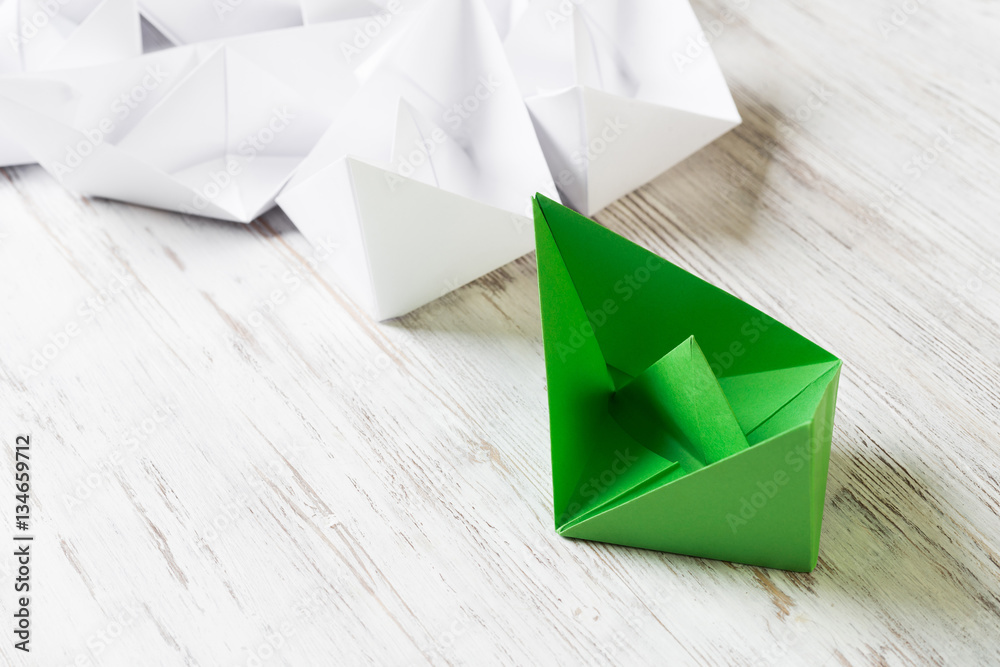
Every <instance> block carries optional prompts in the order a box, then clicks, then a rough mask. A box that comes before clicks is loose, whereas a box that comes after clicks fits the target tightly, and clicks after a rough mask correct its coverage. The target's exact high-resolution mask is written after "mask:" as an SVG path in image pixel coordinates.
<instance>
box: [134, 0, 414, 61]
mask: <svg viewBox="0 0 1000 667" xmlns="http://www.w3.org/2000/svg"><path fill="white" fill-rule="evenodd" d="M424 1H425V0H213V1H211V2H207V1H206V0H139V4H140V7H141V8H142V14H143V16H145V17H146V19H147V20H148V21H149V22H150V23H152V24H153V26H154V27H156V29H158V30H159V31H160V32H162V33H163V35H164V36H166V37H167V38H168V39H170V40H171V41H172V42H173V43H174V44H193V43H195V42H204V41H208V40H214V39H220V38H226V37H236V36H238V35H246V34H250V33H254V32H262V31H265V30H277V29H280V28H292V27H296V26H301V25H313V24H315V23H321V22H325V21H342V20H347V19H366V21H365V22H364V23H362V24H359V25H358V26H357V30H356V31H355V32H354V34H352V35H350V36H349V39H347V40H345V42H344V47H345V50H346V51H349V50H350V49H351V48H358V49H365V48H367V46H368V42H370V41H371V40H372V38H374V37H377V36H378V33H380V32H381V30H382V29H383V28H384V27H385V26H387V25H388V24H389V23H391V22H392V21H394V20H395V18H396V15H397V14H399V13H400V12H406V11H410V10H412V9H415V8H416V7H417V6H418V5H419V4H421V3H423V2H424Z"/></svg>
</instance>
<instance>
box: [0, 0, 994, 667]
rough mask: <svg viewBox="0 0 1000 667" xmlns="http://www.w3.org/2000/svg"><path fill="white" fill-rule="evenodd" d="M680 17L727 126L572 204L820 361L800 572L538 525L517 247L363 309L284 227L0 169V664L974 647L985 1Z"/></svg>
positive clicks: (989, 552)
mask: <svg viewBox="0 0 1000 667" xmlns="http://www.w3.org/2000/svg"><path fill="white" fill-rule="evenodd" d="M904 4H905V7H904ZM695 9H696V11H697V12H698V14H699V17H700V18H701V19H702V22H703V23H704V24H705V26H706V30H707V31H709V32H710V33H711V34H712V37H713V39H712V41H713V47H714V48H715V51H716V54H717V56H718V58H719V61H720V63H721V65H722V67H723V70H724V71H725V73H726V75H727V78H728V80H729V82H730V84H731V86H732V88H733V91H734V95H735V98H736V101H737V105H738V107H739V109H740V112H741V113H742V115H743V118H744V123H743V125H742V126H741V127H739V128H738V129H736V130H735V131H733V132H731V133H730V134H728V135H727V136H725V137H723V138H722V139H720V140H719V141H717V142H715V143H714V144H713V145H712V146H710V147H708V148H706V149H705V150H703V151H701V152H700V153H698V154H697V155H695V156H694V157H692V158H691V159H689V160H687V161H686V162H685V163H683V164H682V165H680V166H678V167H677V168H675V169H673V170H672V171H671V172H669V173H667V174H665V175H664V176H662V177H660V178H659V179H657V180H656V181H655V182H653V183H651V184H650V185H648V186H646V187H644V188H642V189H640V190H639V191H637V192H635V193H633V194H631V195H629V196H627V197H625V198H624V199H622V200H621V201H619V202H617V203H615V204H614V205H612V206H611V207H609V208H608V209H606V210H605V211H603V212H601V213H600V214H598V215H597V216H596V217H597V219H598V220H599V221H600V222H602V223H604V224H606V225H607V226H609V227H610V228H611V229H613V230H615V231H617V232H619V233H621V234H623V235H625V236H627V237H628V238H631V239H634V240H636V241H638V242H640V243H642V244H643V245H645V246H646V247H649V248H651V249H653V250H654V251H656V252H658V253H660V254H662V255H663V256H664V257H666V258H667V259H669V260H670V261H673V262H675V263H677V264H679V265H680V266H682V267H685V268H687V269H689V270H691V271H693V272H695V273H696V274H698V275H700V276H702V277H704V278H706V279H707V280H709V281H711V282H713V283H715V284H717V285H719V286H721V287H723V288H725V289H727V290H729V291H731V292H732V293H734V294H736V295H737V296H739V297H740V298H742V299H745V300H747V301H748V302H750V303H752V304H754V305H755V306H757V307H759V308H761V309H762V310H764V311H766V312H768V313H770V314H772V315H773V316H775V317H776V318H778V319H780V320H782V321H784V322H786V323H788V324H789V325H791V326H792V327H794V328H795V329H797V330H799V331H801V332H803V333H804V334H805V335H807V336H809V337H811V338H812V339H814V340H816V341H817V342H818V343H820V344H821V345H823V346H824V347H826V348H827V349H830V350H831V351H833V352H835V353H837V354H838V355H839V356H841V357H842V358H843V359H844V363H845V366H844V372H843V378H842V381H841V389H840V401H839V406H838V407H839V409H838V414H837V420H836V428H835V431H834V441H833V454H832V460H831V465H830V475H829V487H828V491H827V499H826V514H825V521H824V524H823V536H822V542H821V547H820V564H819V567H818V568H817V569H816V571H815V572H813V573H811V574H792V573H786V572H780V571H774V570H764V569H760V568H755V567H747V566H742V565H732V564H727V563H722V562H713V561H707V560H700V559H695V558H687V557H683V556H676V555H669V554H660V553H653V552H645V551H640V550H636V549H628V548H621V547H615V546H608V545H601V544H593V543H586V542H575V541H567V540H563V539H561V538H559V537H557V536H556V535H555V534H554V533H553V530H552V519H551V516H550V507H549V503H550V494H551V489H550V467H549V458H548V425H547V410H546V395H545V377H544V369H543V357H542V342H541V330H540V325H539V312H538V303H537V299H538V297H537V289H536V284H535V279H536V275H535V260H534V257H533V255H529V256H527V257H524V258H522V259H520V260H518V261H517V262H514V263H513V264H510V265H508V266H506V267H504V268H502V269H500V270H498V271H496V272H494V273H493V274H491V275H489V276H487V277H485V278H483V279H481V280H478V281H476V282H475V283H473V284H471V285H469V286H466V287H464V288H462V289H460V290H458V291H457V292H455V293H453V294H450V295H448V296H446V297H445V298H442V299H441V300H439V301H437V302H435V303H434V304H432V305H430V306H428V307H425V308H423V309H421V310H419V311H417V312H416V313H414V314H412V315H410V316H407V317H405V318H402V319H400V320H397V321H394V322H390V323H387V324H377V323H374V322H372V321H370V320H369V319H368V318H367V317H366V316H365V315H364V314H363V313H362V312H361V311H360V310H359V309H358V308H357V307H356V306H355V305H354V304H352V303H351V302H350V300H348V299H347V298H346V297H345V296H344V295H343V293H342V292H341V291H340V290H338V288H337V286H336V283H335V282H334V281H333V279H332V274H331V271H330V267H329V265H328V262H326V261H325V251H324V250H323V249H322V248H314V247H312V246H310V245H309V244H308V243H307V242H306V241H305V240H304V239H303V238H302V237H301V236H300V235H299V234H298V232H296V231H295V229H294V228H293V227H292V225H291V224H290V223H289V222H288V220H287V219H286V218H284V217H283V216H282V215H281V214H280V213H275V212H272V213H269V214H267V215H266V216H265V217H264V218H262V219H260V220H257V221H255V222H254V223H253V224H251V225H248V226H241V225H236V224H226V223H221V222H213V221H209V220H191V219H184V218H182V217H181V216H178V215H174V214H170V213H164V212H159V211H153V210H147V209H143V208H139V207H134V206H129V205H126V204H121V203H116V202H108V201H101V200H87V199H80V198H77V197H75V196H73V195H70V194H68V193H66V192H64V191H63V190H62V189H61V188H60V187H59V186H58V185H57V184H56V183H55V182H54V181H53V180H52V179H51V178H50V177H49V176H47V175H46V174H45V173H44V172H43V171H42V170H41V169H39V168H37V167H23V168H15V169H6V170H3V172H2V175H3V178H2V179H0V321H2V322H3V326H2V328H0V406H2V427H3V428H2V438H3V444H4V455H3V457H2V460H3V477H4V482H3V488H4V489H5V493H4V494H3V497H4V498H5V499H6V500H5V501H4V507H3V509H2V513H3V516H4V521H5V523H8V522H9V521H10V520H11V514H12V511H13V504H14V501H13V499H12V498H11V496H12V495H13V494H12V493H8V491H11V488H12V481H10V480H11V477H12V469H13V455H12V453H11V449H12V447H13V440H14V437H15V436H16V435H17V434H18V433H30V434H31V438H32V446H33V449H32V452H33V459H32V461H33V466H34V467H33V475H34V495H33V504H34V509H33V511H34V512H35V513H36V517H35V525H34V526H33V528H34V531H33V532H34V533H35V534H36V535H37V538H36V541H35V543H34V549H35V552H34V562H33V572H32V576H33V598H32V609H33V613H34V628H35V634H34V637H33V652H32V653H31V656H30V658H31V659H25V657H24V656H23V655H22V654H20V652H17V651H14V650H13V648H12V643H13V638H12V635H11V634H10V630H9V629H8V628H9V626H10V625H11V624H10V616H9V615H8V614H9V613H10V610H11V605H12V604H13V593H12V591H11V583H10V582H11V579H12V577H13V574H12V566H13V560H12V558H11V556H10V553H11V552H12V549H8V548H4V549H3V551H4V552H5V553H6V554H7V555H6V556H5V558H4V560H3V561H2V565H3V568H2V569H3V572H2V577H3V590H4V591H5V593H4V594H3V596H2V604H3V612H4V616H5V618H7V619H8V621H7V622H5V623H4V624H3V626H4V628H5V630H4V638H3V640H2V641H0V662H2V663H3V664H15V665H20V664H41V665H59V666H62V665H90V664H93V665H139V664H142V665H161V664H162V665H307V664H309V665H335V664H336V665H339V664H345V665H346V664H380V665H382V664H386V665H425V664H432V665H462V664H469V665H471V664H476V665H479V664H517V665H556V664H559V665H581V664H584V665H605V664H616V665H617V664H657V665H660V664H699V665H701V664H737V665H743V664H788V665H803V664H807V665H882V664H889V665H907V664H988V663H996V662H998V661H1000V640H998V636H1000V577H998V564H1000V558H998V548H1000V483H998V470H1000V435H998V433H1000V370H998V368H1000V333H998V331H1000V233H998V222H997V210H998V209H997V199H996V197H997V192H998V190H1000V147H998V140H1000V124H998V119H997V109H1000V86H998V81H1000V58H997V46H996V35H997V34H998V32H1000V5H997V4H995V3H987V2H979V1H972V0H955V1H954V2H950V3H947V5H945V4H943V3H930V2H919V1H917V0H912V1H911V2H909V3H902V2H895V3H894V2H885V1H883V0H880V1H877V2H871V3H869V2H861V1H860V0H850V1H843V0H842V1H839V2H835V1H834V0H822V1H817V2H810V3H800V2H791V1H789V0H784V1H778V2H764V1H763V0H740V1H739V2H735V3H733V4H724V3H722V2H719V1H716V0H707V1H703V2H697V3H696V5H695ZM894 10H895V11H896V13H895V14H894V13H893V12H894ZM692 53H695V57H697V54H696V52H695V51H692ZM60 332H62V333H63V334H65V344H64V345H60V343H61V342H63V341H64V339H63V337H62V336H61V333H60ZM66 332H75V333H73V334H72V335H70V333H66ZM46 345H54V346H55V347H54V348H53V347H49V348H46ZM53 350H55V352H54V354H51V357H52V358H51V359H49V358H48V356H43V357H42V358H41V359H42V361H43V363H42V364H41V366H42V368H41V370H40V371H38V372H37V374H34V375H30V376H26V374H25V373H23V372H22V367H28V366H29V365H30V364H31V363H32V359H33V358H34V356H35V355H36V353H37V354H42V355H48V353H53ZM11 530H12V529H11V528H8V532H11Z"/></svg>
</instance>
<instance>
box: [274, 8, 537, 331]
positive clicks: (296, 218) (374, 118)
mask: <svg viewBox="0 0 1000 667" xmlns="http://www.w3.org/2000/svg"><path fill="white" fill-rule="evenodd" d="M537 190H543V191H548V192H551V193H553V194H554V192H555V188H554V186H553V184H552V179H551V176H550V174H549V171H548V167H547V165H546V163H545V158H544V156H543V155H542V151H541V148H540V147H539V145H538V140H537V138H536V136H535V133H534V129H533V127H532V124H531V119H530V118H529V117H528V113H527V111H526V109H525V108H524V104H523V103H522V101H521V97H520V94H519V93H518V89H517V85H516V83H515V81H514V77H513V74H512V73H511V71H510V68H509V66H508V65H507V62H506V60H505V58H504V52H503V45H502V44H501V43H500V40H499V37H498V36H497V34H496V32H495V31H494V29H493V27H492V23H491V21H490V17H489V14H488V12H487V10H486V8H485V6H484V5H483V4H482V2H481V0H432V1H431V2H428V3H427V4H426V5H425V6H424V7H423V8H422V9H420V10H419V12H418V14H417V18H416V20H415V22H414V24H413V25H412V27H411V28H410V29H409V30H408V32H407V33H406V34H405V35H404V36H403V37H401V38H400V39H399V40H398V42H397V43H396V44H395V45H393V46H392V47H391V49H390V50H389V51H388V52H387V53H386V55H385V56H384V58H383V59H382V60H381V61H380V62H379V63H378V66H377V67H375V68H374V69H372V71H371V74H370V77H369V78H368V79H367V81H366V82H365V83H364V84H363V86H362V87H361V90H360V91H359V92H358V94H357V95H356V96H355V97H354V98H353V99H352V100H351V101H350V102H349V103H348V105H347V106H346V107H345V109H344V111H343V112H342V113H341V114H340V115H339V116H338V118H337V119H336V120H335V121H334V123H333V125H331V127H330V129H329V131H328V132H327V133H326V135H325V136H324V137H323V139H322V140H321V141H320V142H319V144H318V145H317V147H316V149H315V150H314V152H313V153H312V154H311V155H310V156H309V157H308V158H307V159H306V160H305V161H304V162H303V163H302V165H301V167H300V168H299V170H298V172H297V173H296V175H295V177H294V178H293V179H292V181H290V182H289V184H288V186H287V187H286V188H285V189H284V191H283V192H282V193H281V195H280V196H279V197H278V199H277V202H278V205H279V206H281V208H282V209H283V210H284V211H285V212H286V213H287V214H288V216H289V217H290V218H291V219H292V221H293V222H294V223H295V225H296V226H297V227H298V228H299V229H300V230H301V231H302V233H303V234H305V236H306V237H308V238H311V239H314V240H315V241H316V242H324V243H327V242H329V240H330V239H332V240H334V241H335V242H336V244H337V246H338V249H337V251H335V257H334V259H333V261H332V262H331V266H332V267H334V268H335V270H337V271H338V272H339V274H340V278H341V283H342V285H343V286H344V288H345V289H346V290H347V291H348V292H349V293H350V294H351V296H352V298H353V299H355V300H356V301H357V302H358V303H359V304H361V305H362V306H363V307H364V308H365V309H366V310H367V311H368V312H369V313H370V314H371V315H372V316H373V317H375V318H377V319H388V318H391V317H397V316H399V315H403V314H405V313H407V312H409V311H411V310H413V309H415V308H417V307H419V306H422V305H424V304H426V303H428V302H429V301H432V300H433V299H436V298H438V297H440V296H442V295H443V294H445V293H446V292H448V291H451V290H453V289H456V288H458V287H460V286H461V285H464V284H466V283H468V282H469V281H472V280H475V279H476V278H478V277H480V276H482V275H484V274H486V273H489V272H490V271H492V270H494V269H496V268H498V267H500V266H502V265H503V264H506V263H508V262H510V261H512V260H514V259H516V258H517V257H520V256H521V255H523V254H525V253H527V252H530V250H531V249H532V247H533V243H534V239H533V234H532V231H531V230H532V225H531V218H530V217H529V216H530V215H531V213H530V201H531V196H532V194H533V193H534V192H536V191H537Z"/></svg>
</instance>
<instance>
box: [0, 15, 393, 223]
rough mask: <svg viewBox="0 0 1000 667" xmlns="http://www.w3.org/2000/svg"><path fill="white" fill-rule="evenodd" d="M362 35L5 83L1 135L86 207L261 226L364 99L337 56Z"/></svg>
mask: <svg viewBox="0 0 1000 667" xmlns="http://www.w3.org/2000/svg"><path fill="white" fill-rule="evenodd" d="M355 27H356V22H352V21H344V22H336V23H325V24H321V25H317V26H309V27H302V28H291V29H288V30H278V31H271V32H267V33H259V34H256V35H248V36H244V37H239V38H234V39H232V40H226V41H223V42H214V43H204V44H198V45H193V46H186V47H179V48H175V49H167V50H164V51H158V52H156V53H151V54H148V55H145V56H141V57H138V58H132V59H129V60H125V61H122V62H118V63H113V64H109V65H102V66H99V67H93V68H81V69H76V70H60V71H56V72H46V73H44V74H33V75H22V76H19V77H12V78H6V79H0V123H3V124H4V125H5V126H6V127H8V128H11V129H12V130H14V131H15V132H16V133H17V136H18V137H19V138H20V139H21V142H22V143H23V144H24V146H25V147H26V148H27V149H28V150H29V152H30V153H31V155H32V156H33V157H34V158H35V159H36V160H37V161H38V162H39V163H40V164H41V165H42V166H43V167H45V169H46V170H48V171H49V172H50V173H52V174H53V175H54V176H55V177H56V178H57V179H59V180H60V181H61V182H62V183H63V184H64V185H65V186H66V187H67V188H69V189H71V190H73V191H75V192H78V193H80V194H84V195H91V196H98V197H106V198H110V199H120V200H123V201H128V202H133V203H136V204H142V205H146V206H153V207H157V208H164V209H169V210H173V211H179V212H183V213H188V214H194V215H203V216H209V217H214V218H220V219H223V220H231V221H236V222H250V221H251V220H253V219H254V218H255V217H257V216H258V215H260V214H261V213H262V212H264V211H265V210H267V209H268V208H270V207H271V206H272V205H273V202H274V197H275V195H276V194H277V193H278V191H279V190H280V189H281V188H282V186H284V184H285V183H286V182H287V180H288V179H289V178H290V177H291V175H292V173H293V172H294V170H295V168H296V167H297V166H298V164H299V163H300V162H301V161H302V159H303V158H304V157H305V156H306V155H308V153H309V151H310V150H311V149H312V148H313V146H314V145H315V143H316V141H317V140H318V139H319V137H320V136H322V135H323V132H324V131H325V130H326V129H327V127H328V126H329V124H330V122H331V120H332V119H333V117H334V116H335V114H336V112H337V111H338V110H339V109H340V108H341V107H343V106H344V104H345V103H346V102H347V100H348V99H350V98H351V96H352V95H354V93H355V92H356V91H357V89H358V86H359V82H358V77H357V76H356V74H355V72H354V69H353V67H352V65H350V64H348V63H347V61H346V60H345V58H344V57H343V55H342V53H341V52H340V50H339V49H338V46H337V45H338V44H339V42H340V41H342V40H343V39H346V38H348V37H349V36H350V35H351V34H353V30H354V28H355ZM376 52H377V49H372V51H371V52H370V53H369V54H367V56H372V55H375V53H376ZM361 63H363V59H359V60H358V61H357V64H361Z"/></svg>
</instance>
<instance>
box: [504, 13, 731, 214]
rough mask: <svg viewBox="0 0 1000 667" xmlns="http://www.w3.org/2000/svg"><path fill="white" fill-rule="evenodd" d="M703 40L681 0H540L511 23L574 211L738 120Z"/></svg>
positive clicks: (529, 92) (648, 174)
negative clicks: (692, 46) (694, 47)
mask: <svg viewBox="0 0 1000 667" xmlns="http://www.w3.org/2000/svg"><path fill="white" fill-rule="evenodd" d="M490 1H491V3H493V5H494V8H493V10H494V14H498V13H499V14H501V15H503V12H504V11H505V10H509V9H510V8H511V7H512V6H513V4H514V3H513V2H512V0H490ZM699 39H703V37H702V31H701V27H700V26H699V24H698V20H697V18H696V17H695V15H694V12H693V11H692V10H691V7H690V5H689V4H688V2H687V0H587V1H586V2H568V1H566V0H535V1H534V2H531V3H530V4H528V5H527V7H524V8H523V9H522V11H521V12H520V13H519V14H518V15H517V16H516V17H515V18H514V19H513V20H512V21H511V26H510V27H509V28H508V29H507V30H506V33H505V39H504V44H505V47H506V50H507V54H508V57H509V60H510V63H511V66H512V68H513V69H514V73H515V75H516V76H517V78H518V82H519V83H520V86H521V92H522V94H523V95H524V98H525V102H526V104H527V105H528V109H529V110H530V111H531V116H532V119H533V120H534V122H535V125H536V128H537V130H538V134H539V139H540V141H541V142H542V147H543V149H544V150H545V156H546V158H547V159H548V161H549V166H550V167H551V168H552V174H553V177H554V178H555V182H556V185H557V186H558V187H559V190H560V192H561V193H562V194H563V195H564V197H565V199H566V200H567V203H568V204H569V205H570V206H572V207H573V208H575V209H577V210H578V211H580V212H582V213H585V214H588V215H591V214H593V213H596V212H597V211H598V210H600V209H602V208H604V207H605V206H607V205H608V204H610V203H611V202H613V201H614V200H616V199H618V198H619V197H621V196H622V195H624V194H627V193H628V192H630V191H632V190H634V189H635V188H637V187H639V186H640V185H643V184H644V183H646V182H647V181H649V180H651V179H652V178H654V177H656V176H657V175H659V174H660V173H661V172H663V171H665V170H666V169H668V168H670V167H671V166H673V165H675V164H676V163H678V162H680V161H681V160H683V159H684V158H686V157H688V156H689V155H690V154H691V153H693V152H695V151H696V150H698V149H699V148H701V147H703V146H704V145H705V144H707V143H709V142H711V141H712V140H714V139H715V138H717V137H718V136H720V135H721V134H723V133H725V132H726V131H728V130H729V129H731V128H733V127H735V126H736V125H738V124H739V123H740V116H739V113H738V112H737V110H736V106H735V104H734V103H733V99H732V96H731V95H730V93H729V89H728V88H727V86H726V82H725V79H724V78H723V76H722V72H721V71H720V70H719V66H718V64H717V63H716V61H715V57H714V56H713V54H712V52H711V49H710V48H708V47H707V46H703V45H702V44H701V42H700V41H699ZM691 44H695V45H696V46H697V49H696V51H695V52H691V49H690V46H691Z"/></svg>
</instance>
